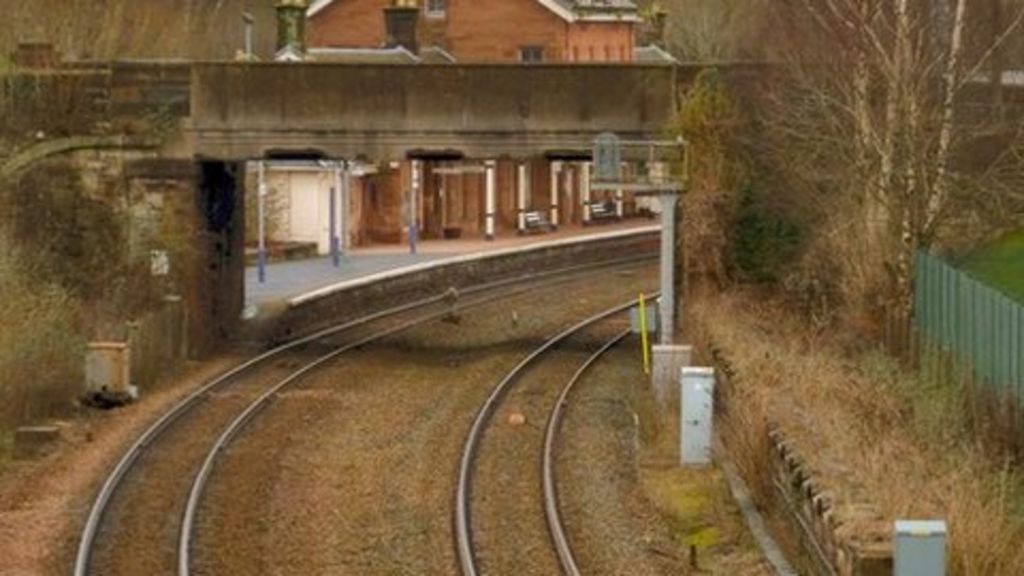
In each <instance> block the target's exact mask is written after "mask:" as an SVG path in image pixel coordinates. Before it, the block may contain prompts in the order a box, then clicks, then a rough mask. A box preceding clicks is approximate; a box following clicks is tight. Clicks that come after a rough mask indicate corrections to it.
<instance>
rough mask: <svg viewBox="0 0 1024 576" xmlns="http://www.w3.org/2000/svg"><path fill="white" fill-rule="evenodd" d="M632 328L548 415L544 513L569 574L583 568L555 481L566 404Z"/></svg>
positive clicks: (568, 387)
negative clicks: (560, 430)
mask: <svg viewBox="0 0 1024 576" xmlns="http://www.w3.org/2000/svg"><path fill="white" fill-rule="evenodd" d="M630 332H631V330H624V331H622V332H620V333H619V334H617V335H616V336H615V337H614V338H612V339H611V340H609V341H608V342H606V343H605V345H604V346H602V347H601V348H600V349H599V350H598V351H597V352H594V354H593V355H592V356H590V358H587V361H586V362H584V363H583V364H582V365H581V366H580V367H579V369H578V370H576V373H575V374H573V375H572V378H570V379H569V383H568V384H566V385H565V388H563V389H562V393H561V394H560V395H559V396H558V400H557V401H556V402H555V406H554V408H552V409H551V415H550V416H549V417H548V425H547V430H546V431H545V433H544V456H543V459H542V461H541V476H542V481H543V490H544V516H545V517H546V519H547V523H548V532H549V533H550V534H551V541H552V542H553V543H554V546H555V551H556V552H557V553H558V561H559V562H560V563H561V565H562V572H563V573H565V574H566V575H567V576H579V575H580V569H579V566H578V565H577V564H576V557H575V555H574V554H573V552H572V546H571V545H570V544H569V538H568V536H567V535H566V533H565V524H564V523H563V521H562V512H561V508H560V507H559V502H558V485H557V482H556V481H555V439H556V437H557V436H558V430H559V428H560V427H561V425H562V416H563V415H564V414H565V406H566V405H567V404H568V399H569V394H570V393H571V392H572V390H573V388H575V387H576V383H577V382H579V381H580V379H582V378H583V375H584V374H586V373H587V371H589V370H590V368H591V367H592V366H593V365H594V364H595V363H596V362H597V361H598V360H600V359H601V357H603V356H604V355H605V354H606V353H607V352H608V351H609V350H611V349H612V348H613V347H615V345H617V344H618V343H619V342H622V340H623V339H625V338H626V337H627V336H629V334H630Z"/></svg>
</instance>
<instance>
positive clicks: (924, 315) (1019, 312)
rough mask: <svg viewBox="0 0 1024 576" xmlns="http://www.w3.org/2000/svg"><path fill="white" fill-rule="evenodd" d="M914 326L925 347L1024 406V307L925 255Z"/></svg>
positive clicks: (920, 268) (918, 264) (920, 261)
mask: <svg viewBox="0 0 1024 576" xmlns="http://www.w3.org/2000/svg"><path fill="white" fill-rule="evenodd" d="M915 264H916V266H915V276H916V278H915V280H916V284H915V290H914V296H915V318H914V324H915V326H916V328H917V330H918V333H919V334H920V335H921V336H923V337H924V338H925V342H927V343H928V344H931V345H932V346H938V347H940V348H941V349H942V350H943V351H945V352H946V353H948V354H949V355H950V356H951V357H952V358H953V360H954V361H955V362H956V364H957V367H958V368H960V369H962V370H965V371H967V370H969V371H970V372H969V373H973V375H974V377H975V378H976V379H977V380H978V381H980V382H983V383H984V384H985V385H987V386H989V387H991V388H992V391H993V392H995V393H997V394H998V395H999V396H1002V397H1005V398H1015V399H1016V400H1017V401H1018V402H1024V305H1021V304H1020V303H1018V302H1016V301H1014V300H1012V299H1010V298H1009V297H1007V296H1006V295H1004V294H1003V293H1001V292H999V291H998V290H995V289H993V288H991V287H990V286H987V285H985V284H984V283H982V282H980V281H978V280H976V279H974V278H972V277H971V276H969V275H968V274H966V273H964V272H962V271H960V270H957V269H956V268H954V267H953V266H950V265H949V264H947V263H946V262H944V261H942V260H941V259H940V258H938V257H936V256H933V255H931V254H927V253H924V252H921V253H918V255H917V258H916V262H915Z"/></svg>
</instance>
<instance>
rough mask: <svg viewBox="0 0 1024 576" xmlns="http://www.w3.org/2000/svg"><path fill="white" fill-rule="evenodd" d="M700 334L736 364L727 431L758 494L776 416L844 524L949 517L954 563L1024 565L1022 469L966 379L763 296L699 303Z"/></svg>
mask: <svg viewBox="0 0 1024 576" xmlns="http://www.w3.org/2000/svg"><path fill="white" fill-rule="evenodd" d="M693 309H694V319H693V320H694V323H695V324H696V328H697V331H698V332H699V336H698V341H699V342H700V343H701V344H704V345H706V346H708V347H711V348H717V349H718V350H719V351H720V353H721V354H722V355H723V356H724V357H726V358H727V359H728V361H729V363H730V365H731V366H732V368H733V369H734V370H735V373H734V374H733V375H732V378H731V379H730V386H729V389H730V392H729V394H730V397H729V398H728V399H727V401H728V404H729V405H728V407H727V408H726V410H727V416H728V417H727V418H726V419H725V420H726V421H727V422H728V421H732V422H733V423H739V425H734V426H732V427H731V428H732V429H729V427H728V426H727V427H726V428H727V429H726V430H725V431H724V433H725V434H726V435H727V441H728V442H729V445H730V450H731V452H732V453H733V456H734V458H735V459H736V460H737V464H738V465H739V466H740V467H741V468H742V469H743V471H744V473H745V475H746V476H747V477H748V480H749V481H750V483H751V484H752V488H753V490H754V492H755V493H756V494H757V495H758V496H759V498H760V499H761V501H762V502H765V500H764V498H765V495H766V491H767V490H770V486H768V485H765V483H764V480H765V479H764V478H763V476H764V474H763V471H764V470H766V468H765V466H766V464H765V458H766V456H765V455H766V454H767V453H768V452H767V450H766V446H765V442H766V438H765V432H766V428H767V425H768V423H769V422H771V423H773V424H775V425H777V426H779V428H780V429H781V430H782V431H783V432H784V434H785V435H786V436H787V438H788V439H789V440H790V441H791V442H792V443H793V444H794V445H795V447H796V449H797V450H798V452H799V453H800V454H801V456H802V457H803V458H804V459H805V460H806V463H807V465H808V467H809V469H810V470H811V471H812V473H813V474H814V475H815V477H816V478H817V479H818V482H819V483H820V484H821V485H822V487H823V488H824V489H825V490H827V491H829V492H831V493H833V494H834V495H835V504H834V510H836V511H837V513H838V514H839V515H840V516H842V515H843V514H844V513H845V512H846V511H851V510H863V509H864V508H865V507H867V508H868V509H870V510H872V511H873V512H874V514H873V515H872V516H870V517H864V516H863V515H861V516H860V517H858V515H857V514H852V515H851V517H850V518H848V520H849V522H848V523H847V524H846V528H847V529H850V530H852V531H853V532H854V533H855V534H856V535H864V536H866V537H868V539H871V538H878V539H880V540H883V541H888V540H889V538H890V537H891V526H892V521H894V520H895V519H898V518H945V519H946V520H947V522H948V525H949V528H950V536H949V565H950V572H951V574H986V575H990V574H991V575H999V574H1006V575H1016V574H1024V547H1022V546H1021V545H1020V543H1021V542H1022V541H1024V520H1022V518H1021V517H1020V515H1019V511H1020V502H1021V500H1022V498H1024V496H1022V491H1021V474H1020V471H1019V470H1017V469H1015V467H1014V466H1012V465H1011V464H1010V461H1009V460H1008V459H1005V458H1003V459H1001V458H999V457H994V456H993V452H992V451H991V450H989V449H988V448H989V446H988V444H987V442H986V441H985V440H984V439H983V438H981V437H979V436H976V435H975V434H974V433H973V432H974V428H973V426H972V422H971V415H970V410H969V409H968V404H967V403H966V402H965V398H964V391H965V390H964V388H963V387H962V386H960V385H957V384H955V383H954V384H953V385H950V384H949V383H948V382H944V381H942V379H936V378H935V377H934V376H932V375H931V373H924V372H921V373H917V374H915V373H912V372H908V371H905V370H904V369H902V368H901V367H900V366H899V365H898V364H897V363H896V362H895V361H894V360H892V359H891V358H889V357H887V356H885V355H883V354H881V353H880V352H877V351H874V350H872V349H864V348H863V347H860V348H858V347H857V346H851V345H850V342H849V341H842V340H841V339H840V338H839V337H837V336H836V335H827V334H826V335H821V334H820V332H814V331H810V330H807V329H806V327H805V326H804V325H802V324H801V323H799V322H797V321H795V320H793V319H791V318H790V317H789V316H787V315H786V314H784V313H782V312H780V311H779V310H778V309H777V307H775V306H774V305H773V303H772V302H770V301H765V299H764V298H758V297H752V295H751V294H741V293H734V294H727V295H721V296H709V297H702V298H700V300H699V302H698V303H697V304H696V305H695V306H694V307H693Z"/></svg>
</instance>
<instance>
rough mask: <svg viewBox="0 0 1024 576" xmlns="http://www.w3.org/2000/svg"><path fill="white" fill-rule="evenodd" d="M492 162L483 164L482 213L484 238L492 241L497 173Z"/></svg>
mask: <svg viewBox="0 0 1024 576" xmlns="http://www.w3.org/2000/svg"><path fill="white" fill-rule="evenodd" d="M495 164H496V163H495V161H494V160H488V161H487V162H486V163H484V166H485V169H484V174H485V180H486V198H485V200H486V207H485V210H486V212H485V213H484V238H486V239H487V240H494V218H495V216H496V214H495V212H496V210H497V188H498V182H497V173H496V165H495Z"/></svg>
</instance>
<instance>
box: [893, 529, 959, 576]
mask: <svg viewBox="0 0 1024 576" xmlns="http://www.w3.org/2000/svg"><path fill="white" fill-rule="evenodd" d="M893 537H894V539H895V540H896V541H895V542H894V543H893V549H894V558H893V564H894V566H893V575H894V576H945V574H946V523H945V522H944V521H942V520H897V521H896V525H895V529H894V530H893Z"/></svg>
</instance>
